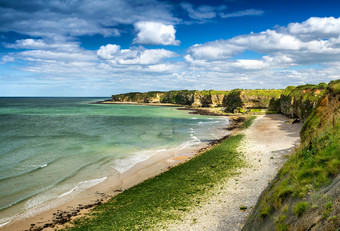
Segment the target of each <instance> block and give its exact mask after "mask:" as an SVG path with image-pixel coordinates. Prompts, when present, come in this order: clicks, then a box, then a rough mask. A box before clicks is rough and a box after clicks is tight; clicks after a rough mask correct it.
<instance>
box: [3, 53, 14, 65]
mask: <svg viewBox="0 0 340 231" xmlns="http://www.w3.org/2000/svg"><path fill="white" fill-rule="evenodd" d="M10 62H14V57H12V56H9V55H4V56H2V58H1V62H0V64H5V63H10Z"/></svg>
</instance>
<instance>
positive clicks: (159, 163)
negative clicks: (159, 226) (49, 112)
mask: <svg viewBox="0 0 340 231" xmlns="http://www.w3.org/2000/svg"><path fill="white" fill-rule="evenodd" d="M147 105H148V104H147ZM155 106H160V105H155ZM163 106H169V105H163ZM175 107H178V105H175ZM188 110H192V109H188ZM238 118H239V117H236V118H230V117H229V121H230V124H229V125H228V127H227V128H223V129H225V130H226V131H229V132H230V133H232V132H233V131H231V130H235V128H237V126H238V125H239V124H240V123H241V122H242V120H240V119H238ZM230 133H229V134H227V135H225V136H223V137H222V138H220V139H217V140H214V141H211V142H209V143H202V144H200V145H199V146H197V147H190V148H186V149H182V150H180V151H178V150H175V149H174V150H172V151H171V152H165V153H161V154H156V155H153V156H151V157H150V158H149V159H148V160H145V161H143V162H139V163H138V164H136V165H135V166H133V167H132V168H131V169H129V170H128V171H126V172H124V173H122V174H120V175H119V177H108V178H107V179H105V180H104V181H103V182H102V183H99V184H97V185H95V186H93V187H91V188H89V189H87V190H85V191H83V192H80V193H78V194H77V195H72V194H70V195H65V197H63V198H62V199H61V200H59V201H57V202H58V203H59V204H58V206H56V207H53V208H51V209H46V208H44V209H43V207H45V206H47V207H48V206H49V205H48V203H51V202H48V203H46V204H44V205H41V206H40V207H41V208H42V209H43V210H45V211H43V212H38V213H37V214H35V215H33V216H30V217H26V218H18V219H14V220H12V221H11V222H10V223H8V224H5V225H3V226H2V227H0V230H41V229H44V230H49V229H52V228H53V229H55V228H60V227H62V225H63V224H65V223H67V222H69V221H71V220H73V219H75V218H77V217H79V216H83V215H84V214H86V213H87V212H88V211H89V210H91V209H92V208H93V207H95V206H96V205H99V204H101V203H103V202H105V201H108V200H109V199H110V198H112V197H114V196H116V195H117V194H119V193H120V192H122V191H124V190H126V189H128V188H130V187H132V186H134V185H137V184H139V183H141V182H143V181H144V180H146V179H149V178H152V177H154V176H157V175H159V174H160V173H162V172H165V171H167V170H168V169H170V168H172V167H174V166H176V165H178V164H180V163H183V162H186V161H188V160H189V159H191V158H192V157H193V156H196V155H199V154H200V153H202V152H204V151H206V150H207V149H209V148H211V147H213V146H215V145H216V144H218V143H221V142H222V141H223V140H225V139H226V138H228V137H229V136H230ZM21 215H24V214H21Z"/></svg>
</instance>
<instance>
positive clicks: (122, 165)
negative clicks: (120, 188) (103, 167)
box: [113, 151, 151, 173]
mask: <svg viewBox="0 0 340 231" xmlns="http://www.w3.org/2000/svg"><path fill="white" fill-rule="evenodd" d="M148 152H151V151H144V152H137V153H135V154H133V155H131V156H129V157H127V158H123V159H118V160H115V161H114V166H113V168H114V169H115V170H117V171H118V172H119V173H124V172H126V171H128V170H129V169H130V168H132V167H133V166H134V165H136V164H137V163H139V162H142V161H145V160H147V159H149V155H148Z"/></svg>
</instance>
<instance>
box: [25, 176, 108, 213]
mask: <svg viewBox="0 0 340 231" xmlns="http://www.w3.org/2000/svg"><path fill="white" fill-rule="evenodd" d="M106 179H107V177H102V178H98V179H92V180H85V181H80V182H78V183H75V184H66V185H60V186H57V187H54V188H53V189H50V190H48V191H45V192H43V193H40V194H38V195H36V196H34V197H32V198H31V199H29V200H28V201H26V203H25V209H33V210H34V208H37V207H39V206H40V205H42V204H44V203H46V202H48V201H52V200H54V199H55V198H63V197H65V196H68V195H71V194H72V193H79V192H83V191H85V190H86V189H89V188H91V187H93V186H95V185H97V184H99V183H101V182H103V181H104V180H106ZM32 212H34V211H32Z"/></svg>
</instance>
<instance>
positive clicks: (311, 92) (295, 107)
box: [280, 83, 327, 121]
mask: <svg viewBox="0 0 340 231" xmlns="http://www.w3.org/2000/svg"><path fill="white" fill-rule="evenodd" d="M326 88H327V84H325V83H320V84H319V85H313V84H306V85H301V86H297V87H294V86H289V87H287V88H286V89H285V90H284V91H283V92H282V95H281V97H280V111H281V112H282V113H283V114H286V115H288V116H290V117H295V118H300V119H301V120H302V121H305V120H306V119H307V118H308V116H310V114H311V113H312V111H313V110H314V109H315V108H316V106H317V105H318V103H319V101H320V99H321V98H322V96H323V95H324V93H325V91H326Z"/></svg>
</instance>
